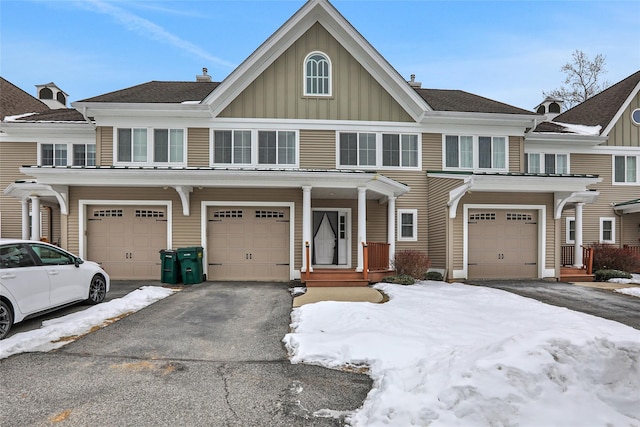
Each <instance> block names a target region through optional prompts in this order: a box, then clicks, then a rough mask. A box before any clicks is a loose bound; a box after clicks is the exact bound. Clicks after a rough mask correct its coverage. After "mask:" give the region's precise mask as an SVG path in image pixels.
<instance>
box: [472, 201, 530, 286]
mask: <svg viewBox="0 0 640 427" xmlns="http://www.w3.org/2000/svg"><path fill="white" fill-rule="evenodd" d="M537 217H538V213H537V211H515V210H469V218H468V223H469V278H474V279H480V278H492V279H493V278H496V279H499V278H504V279H517V278H520V279H524V278H535V277H538V262H537V260H538V221H537Z"/></svg>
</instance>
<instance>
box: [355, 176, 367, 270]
mask: <svg viewBox="0 0 640 427" xmlns="http://www.w3.org/2000/svg"><path fill="white" fill-rule="evenodd" d="M366 241H367V189H366V188H364V187H358V266H357V267H356V271H363V270H364V254H363V250H362V242H366Z"/></svg>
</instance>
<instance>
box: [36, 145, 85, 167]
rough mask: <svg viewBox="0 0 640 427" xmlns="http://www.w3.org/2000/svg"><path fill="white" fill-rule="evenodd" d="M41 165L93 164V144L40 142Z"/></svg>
mask: <svg viewBox="0 0 640 427" xmlns="http://www.w3.org/2000/svg"><path fill="white" fill-rule="evenodd" d="M40 165H42V166H69V165H73V166H95V165H96V145H95V144H40Z"/></svg>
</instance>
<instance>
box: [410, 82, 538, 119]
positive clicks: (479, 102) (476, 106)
mask: <svg viewBox="0 0 640 427" xmlns="http://www.w3.org/2000/svg"><path fill="white" fill-rule="evenodd" d="M416 92H418V94H419V95H420V96H421V97H422V98H423V99H424V100H425V101H427V103H428V104H429V105H430V106H431V108H433V109H434V110H436V111H459V112H466V113H498V114H500V113H501V114H529V115H532V114H535V113H534V112H532V111H529V110H523V109H522V108H518V107H514V106H512V105H509V104H504V103H502V102H498V101H494V100H493V99H489V98H484V97H482V96H478V95H474V94H472V93H469V92H465V91H462V90H448V89H418V88H416Z"/></svg>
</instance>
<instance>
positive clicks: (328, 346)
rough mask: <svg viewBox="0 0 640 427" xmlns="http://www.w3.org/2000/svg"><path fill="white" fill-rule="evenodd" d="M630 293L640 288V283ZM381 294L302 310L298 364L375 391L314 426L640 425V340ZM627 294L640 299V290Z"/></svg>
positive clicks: (48, 333) (553, 319)
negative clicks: (350, 372)
mask: <svg viewBox="0 0 640 427" xmlns="http://www.w3.org/2000/svg"><path fill="white" fill-rule="evenodd" d="M620 283H628V284H630V286H632V285H631V284H636V285H640V275H638V274H635V275H633V278H632V279H631V280H629V279H625V280H624V282H620ZM375 288H377V289H379V290H380V291H382V292H383V293H385V294H386V295H387V296H388V297H389V300H388V302H385V303H384V304H372V303H368V302H336V301H321V302H317V303H313V304H306V305H303V306H302V307H298V308H294V309H292V312H291V323H290V327H291V332H290V333H288V334H286V335H285V336H284V337H283V342H284V345H285V347H286V348H287V351H288V355H289V358H290V360H291V362H292V363H309V364H314V365H320V366H324V367H327V368H334V369H343V368H345V367H348V368H349V367H350V368H352V369H353V368H354V367H355V368H357V370H358V371H361V372H364V373H366V374H367V375H369V376H370V377H371V378H372V380H373V387H372V389H371V391H370V392H369V393H368V395H367V398H366V400H365V401H364V403H363V405H362V406H361V407H360V408H357V409H356V410H355V411H353V412H349V411H347V412H344V411H337V410H335V409H332V408H324V409H321V410H319V411H317V412H316V413H313V414H310V415H311V416H315V417H333V418H338V417H346V418H347V420H348V421H349V425H352V426H354V427H357V426H366V427H377V426H380V427H385V426H389V425H402V426H409V425H429V426H431V427H438V426H446V427H452V426H464V427H469V426H488V425H520V426H523V427H524V426H532V427H533V426H536V427H537V426H546V427H552V426H567V425H576V426H578V425H580V426H587V425H588V426H596V425H598V426H600V425H601V426H605V425H616V426H623V425H628V426H636V425H638V423H639V422H640V375H638V372H640V357H639V356H640V331H638V330H636V329H633V328H631V327H628V326H626V325H623V324H621V323H618V322H614V321H611V320H606V319H602V318H599V317H596V316H591V315H588V314H584V313H579V312H576V311H572V310H568V309H565V308H561V307H556V306H552V305H547V304H543V303H541V302H538V301H536V300H533V299H529V298H524V297H521V296H518V295H515V294H511V293H509V292H506V291H501V290H497V289H490V288H483V287H480V286H470V285H463V284H460V283H452V284H448V283H445V282H433V281H425V282H418V283H417V284H416V285H413V286H401V285H392V284H388V283H379V284H377V285H375ZM293 290H294V289H292V291H293ZM175 291H176V289H167V288H164V287H157V286H144V287H141V288H139V289H137V290H135V291H133V292H131V293H130V294H128V295H126V296H124V297H122V298H117V299H113V300H111V301H109V302H105V303H102V304H98V305H95V306H91V307H89V308H86V309H85V310H82V311H79V312H75V313H72V314H69V315H66V316H62V317H59V318H56V319H51V320H47V321H44V322H42V327H41V328H39V329H35V330H31V331H26V332H20V333H16V334H14V335H12V336H10V337H9V338H6V339H5V340H3V341H2V346H0V359H3V358H6V357H9V356H12V355H17V354H20V353H24V352H32V351H40V352H46V351H50V350H53V349H56V348H60V347H62V346H64V345H66V344H67V343H69V342H72V341H73V340H74V339H77V338H80V337H82V336H83V335H85V334H87V333H90V332H91V331H93V330H95V329H96V328H99V327H105V326H108V325H109V324H111V323H113V322H114V321H117V320H118V319H120V318H122V317H124V316H125V315H127V314H132V313H134V312H136V311H138V310H140V309H142V308H143V307H146V306H148V305H150V304H152V303H154V302H156V301H159V300H161V299H163V298H166V297H170V295H171V294H173V293H174V292H175ZM295 291H296V292H298V291H302V289H301V288H295ZM618 291H627V293H628V294H629V295H633V296H637V297H640V286H638V287H626V288H623V289H619V290H618ZM296 391H297V392H299V393H302V392H304V389H303V388H302V386H301V387H298V388H296ZM300 409H301V410H302V411H306V410H305V408H303V407H301V408H300Z"/></svg>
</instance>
